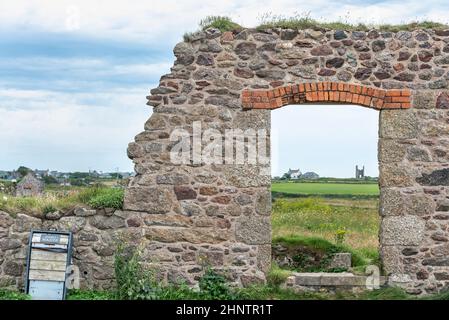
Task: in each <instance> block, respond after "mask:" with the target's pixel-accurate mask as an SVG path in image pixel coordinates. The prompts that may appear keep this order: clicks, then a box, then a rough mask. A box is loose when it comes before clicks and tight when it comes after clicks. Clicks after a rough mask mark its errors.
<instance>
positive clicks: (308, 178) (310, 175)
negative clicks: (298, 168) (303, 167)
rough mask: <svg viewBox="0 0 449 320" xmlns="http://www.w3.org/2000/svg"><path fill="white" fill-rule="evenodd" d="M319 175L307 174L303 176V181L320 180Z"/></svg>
mask: <svg viewBox="0 0 449 320" xmlns="http://www.w3.org/2000/svg"><path fill="white" fill-rule="evenodd" d="M319 177H320V176H319V175H318V174H317V173H315V172H306V173H304V174H303V175H301V179H306V180H314V179H319Z"/></svg>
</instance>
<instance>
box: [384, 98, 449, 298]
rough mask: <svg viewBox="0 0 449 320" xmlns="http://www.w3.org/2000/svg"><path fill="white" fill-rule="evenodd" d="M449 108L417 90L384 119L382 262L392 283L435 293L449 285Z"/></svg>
mask: <svg viewBox="0 0 449 320" xmlns="http://www.w3.org/2000/svg"><path fill="white" fill-rule="evenodd" d="M448 107H449V104H448V100H447V95H446V93H444V92H443V93H441V92H439V91H432V90H422V91H417V92H415V94H414V103H413V108H412V109H410V110H407V111H403V110H391V111H381V114H380V128H379V130H380V139H379V163H380V166H379V168H380V177H379V178H380V181H379V184H380V187H381V198H380V214H381V216H382V224H381V231H380V244H381V251H380V253H381V257H382V262H383V265H384V268H385V270H386V271H387V273H388V274H389V275H391V277H390V283H392V284H398V285H403V286H405V287H406V288H407V289H408V291H409V292H410V293H416V294H421V293H435V292H437V291H439V290H441V289H442V288H445V287H447V286H448V283H449V243H448V240H449V212H448V211H449V193H448V191H449V161H448V159H449V158H448V156H449V155H448V151H449V150H448V146H449V135H448V134H449V125H448V123H449V121H448V120H449V109H448Z"/></svg>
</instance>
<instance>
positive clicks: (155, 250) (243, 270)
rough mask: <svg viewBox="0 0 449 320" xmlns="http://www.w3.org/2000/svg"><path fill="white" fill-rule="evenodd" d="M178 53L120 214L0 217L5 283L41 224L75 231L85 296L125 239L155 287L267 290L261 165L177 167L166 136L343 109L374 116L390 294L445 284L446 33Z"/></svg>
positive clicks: (224, 42) (245, 33) (213, 39)
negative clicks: (209, 284)
mask: <svg viewBox="0 0 449 320" xmlns="http://www.w3.org/2000/svg"><path fill="white" fill-rule="evenodd" d="M174 54H175V56H176V61H175V64H174V66H173V68H172V69H171V72H170V73H169V74H167V75H164V76H162V77H161V80H160V84H159V86H158V87H157V88H155V89H153V90H151V95H150V96H149V97H148V104H149V105H151V106H153V114H152V116H151V117H150V119H148V121H147V122H146V123H145V127H144V131H143V132H141V133H140V134H138V135H137V136H136V138H135V141H134V142H132V143H130V144H129V147H128V155H129V157H130V158H131V159H132V160H133V162H134V164H135V171H136V177H135V178H134V179H133V180H132V181H131V182H130V184H129V186H128V188H127V190H126V193H125V203H124V211H118V212H115V213H114V214H112V215H110V216H108V214H106V212H104V213H101V214H99V213H95V214H94V215H92V216H90V215H87V216H79V215H76V214H73V215H71V216H67V217H62V218H58V219H59V220H56V221H41V220H39V219H35V218H30V217H27V216H24V215H18V216H17V218H11V217H9V215H8V216H7V215H6V214H1V215H0V249H1V251H0V262H1V270H2V276H1V277H2V281H9V280H11V279H17V277H19V273H20V272H19V271H17V270H19V269H18V268H20V265H22V267H23V263H22V262H23V261H24V260H23V258H24V257H23V255H24V249H23V245H24V244H25V243H26V234H27V232H29V228H30V226H31V225H33V224H36V227H39V226H41V227H47V226H51V225H56V226H58V227H59V228H62V229H63V230H64V229H67V228H69V229H72V230H76V233H75V248H76V250H75V258H76V260H75V263H77V264H78V265H79V266H80V269H81V275H82V276H83V275H84V277H85V279H84V283H85V284H86V285H87V286H89V285H93V284H98V286H100V287H101V286H107V285H110V283H111V282H110V277H111V272H112V269H111V268H112V267H111V263H112V253H111V250H109V249H110V243H111V241H112V239H113V238H114V237H115V236H116V235H118V234H122V233H123V234H127V235H128V236H129V237H130V238H132V239H133V241H136V243H137V241H143V242H144V248H145V249H144V255H145V258H146V259H147V262H149V263H152V264H153V265H155V266H157V267H158V268H159V275H160V277H161V278H162V279H164V280H167V281H179V280H182V281H186V282H187V283H189V284H193V283H195V282H196V280H198V278H199V277H200V276H201V274H202V272H203V270H204V267H205V266H212V267H213V268H215V269H217V270H221V271H222V272H223V273H225V274H226V275H227V276H228V278H229V280H230V281H232V282H233V283H234V284H236V285H248V284H253V283H256V282H263V281H264V280H265V272H266V271H267V270H268V268H269V266H270V260H271V222H270V214H271V194H270V187H271V179H270V164H269V162H258V163H244V164H235V163H228V162H224V163H223V162H222V163H215V164H206V163H201V162H200V163H198V162H195V161H193V160H192V161H191V162H188V163H184V164H178V163H174V162H173V161H172V158H171V153H170V152H171V151H172V149H173V148H174V147H175V146H176V145H177V144H178V143H179V140H177V139H172V137H173V136H172V134H173V131H174V130H179V129H183V130H185V131H186V132H187V133H188V135H189V139H188V141H190V138H191V136H193V135H198V133H195V130H194V123H199V124H200V125H201V130H202V131H204V130H206V129H214V130H215V131H216V132H219V133H221V134H222V135H223V136H224V135H225V134H226V130H229V129H243V130H247V129H255V130H265V132H266V137H267V139H268V140H269V138H270V112H271V109H272V108H277V107H280V106H284V105H287V104H300V103H305V102H316V103H337V102H338V103H353V104H358V105H361V107H362V106H365V107H372V108H375V109H378V110H379V113H380V130H379V137H380V138H379V171H380V182H379V184H380V188H381V201H380V214H381V217H382V223H381V231H380V244H381V248H380V252H381V258H382V263H383V266H384V271H385V273H386V274H387V275H389V276H390V283H393V284H400V285H402V286H404V287H406V288H407V290H408V291H409V292H412V293H417V294H419V293H431V292H435V291H438V290H440V289H441V288H443V287H444V286H447V285H448V283H449V259H448V255H449V246H448V243H449V242H448V239H449V213H448V210H449V203H448V198H449V167H448V159H449V156H448V151H449V139H448V133H449V123H448V119H449V117H448V116H449V114H448V112H449V99H448V96H447V93H446V91H444V90H445V89H446V88H447V81H448V79H449V73H448V71H447V68H448V67H449V31H432V30H417V31H414V32H398V33H391V32H379V31H376V30H372V31H369V32H355V31H354V32H345V31H332V30H301V31H295V30H266V31H265V32H260V31H256V30H251V29H246V30H242V31H239V32H225V33H221V32H220V31H218V30H215V29H209V30H206V31H204V32H198V33H196V34H193V35H191V36H189V39H188V40H187V41H185V42H181V43H179V44H178V45H176V47H175V49H174ZM334 84H335V88H334ZM288 88H290V89H288ZM295 88H296V89H295ZM301 88H304V91H303V92H300V91H301ZM295 90H297V91H298V92H295ZM309 90H310V92H309ZM312 91H313V92H312ZM244 92H246V93H245V94H244ZM342 95H344V99H343V98H342ZM379 95H380V96H379ZM331 97H332V98H331ZM348 97H351V98H350V99H349V98H348ZM348 99H349V100H348ZM379 99H380V100H379ZM199 135H200V137H201V132H200V133H199ZM193 138H194V137H193ZM207 142H208V141H202V143H201V146H203V147H204V146H205V145H207ZM258 148H259V147H258ZM223 153H225V150H223ZM249 153H250V150H249V149H245V154H246V155H248V154H249ZM194 154H195V150H193V152H192V158H194ZM109 214H110V213H109ZM85 272H86V273H85ZM14 281H16V280H14Z"/></svg>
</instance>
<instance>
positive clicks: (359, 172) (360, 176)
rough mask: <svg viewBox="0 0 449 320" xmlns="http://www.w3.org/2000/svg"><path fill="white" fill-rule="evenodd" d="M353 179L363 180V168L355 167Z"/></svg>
mask: <svg viewBox="0 0 449 320" xmlns="http://www.w3.org/2000/svg"><path fill="white" fill-rule="evenodd" d="M355 178H356V179H363V178H365V166H363V168H362V169H359V166H355Z"/></svg>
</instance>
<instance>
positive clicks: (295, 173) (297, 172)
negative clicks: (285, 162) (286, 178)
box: [287, 168, 301, 179]
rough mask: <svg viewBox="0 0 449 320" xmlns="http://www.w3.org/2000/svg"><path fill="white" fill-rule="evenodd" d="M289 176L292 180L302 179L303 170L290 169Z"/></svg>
mask: <svg viewBox="0 0 449 320" xmlns="http://www.w3.org/2000/svg"><path fill="white" fill-rule="evenodd" d="M287 174H288V175H290V179H299V178H300V177H301V170H299V169H296V170H292V169H290V168H289V169H288V172H287Z"/></svg>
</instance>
